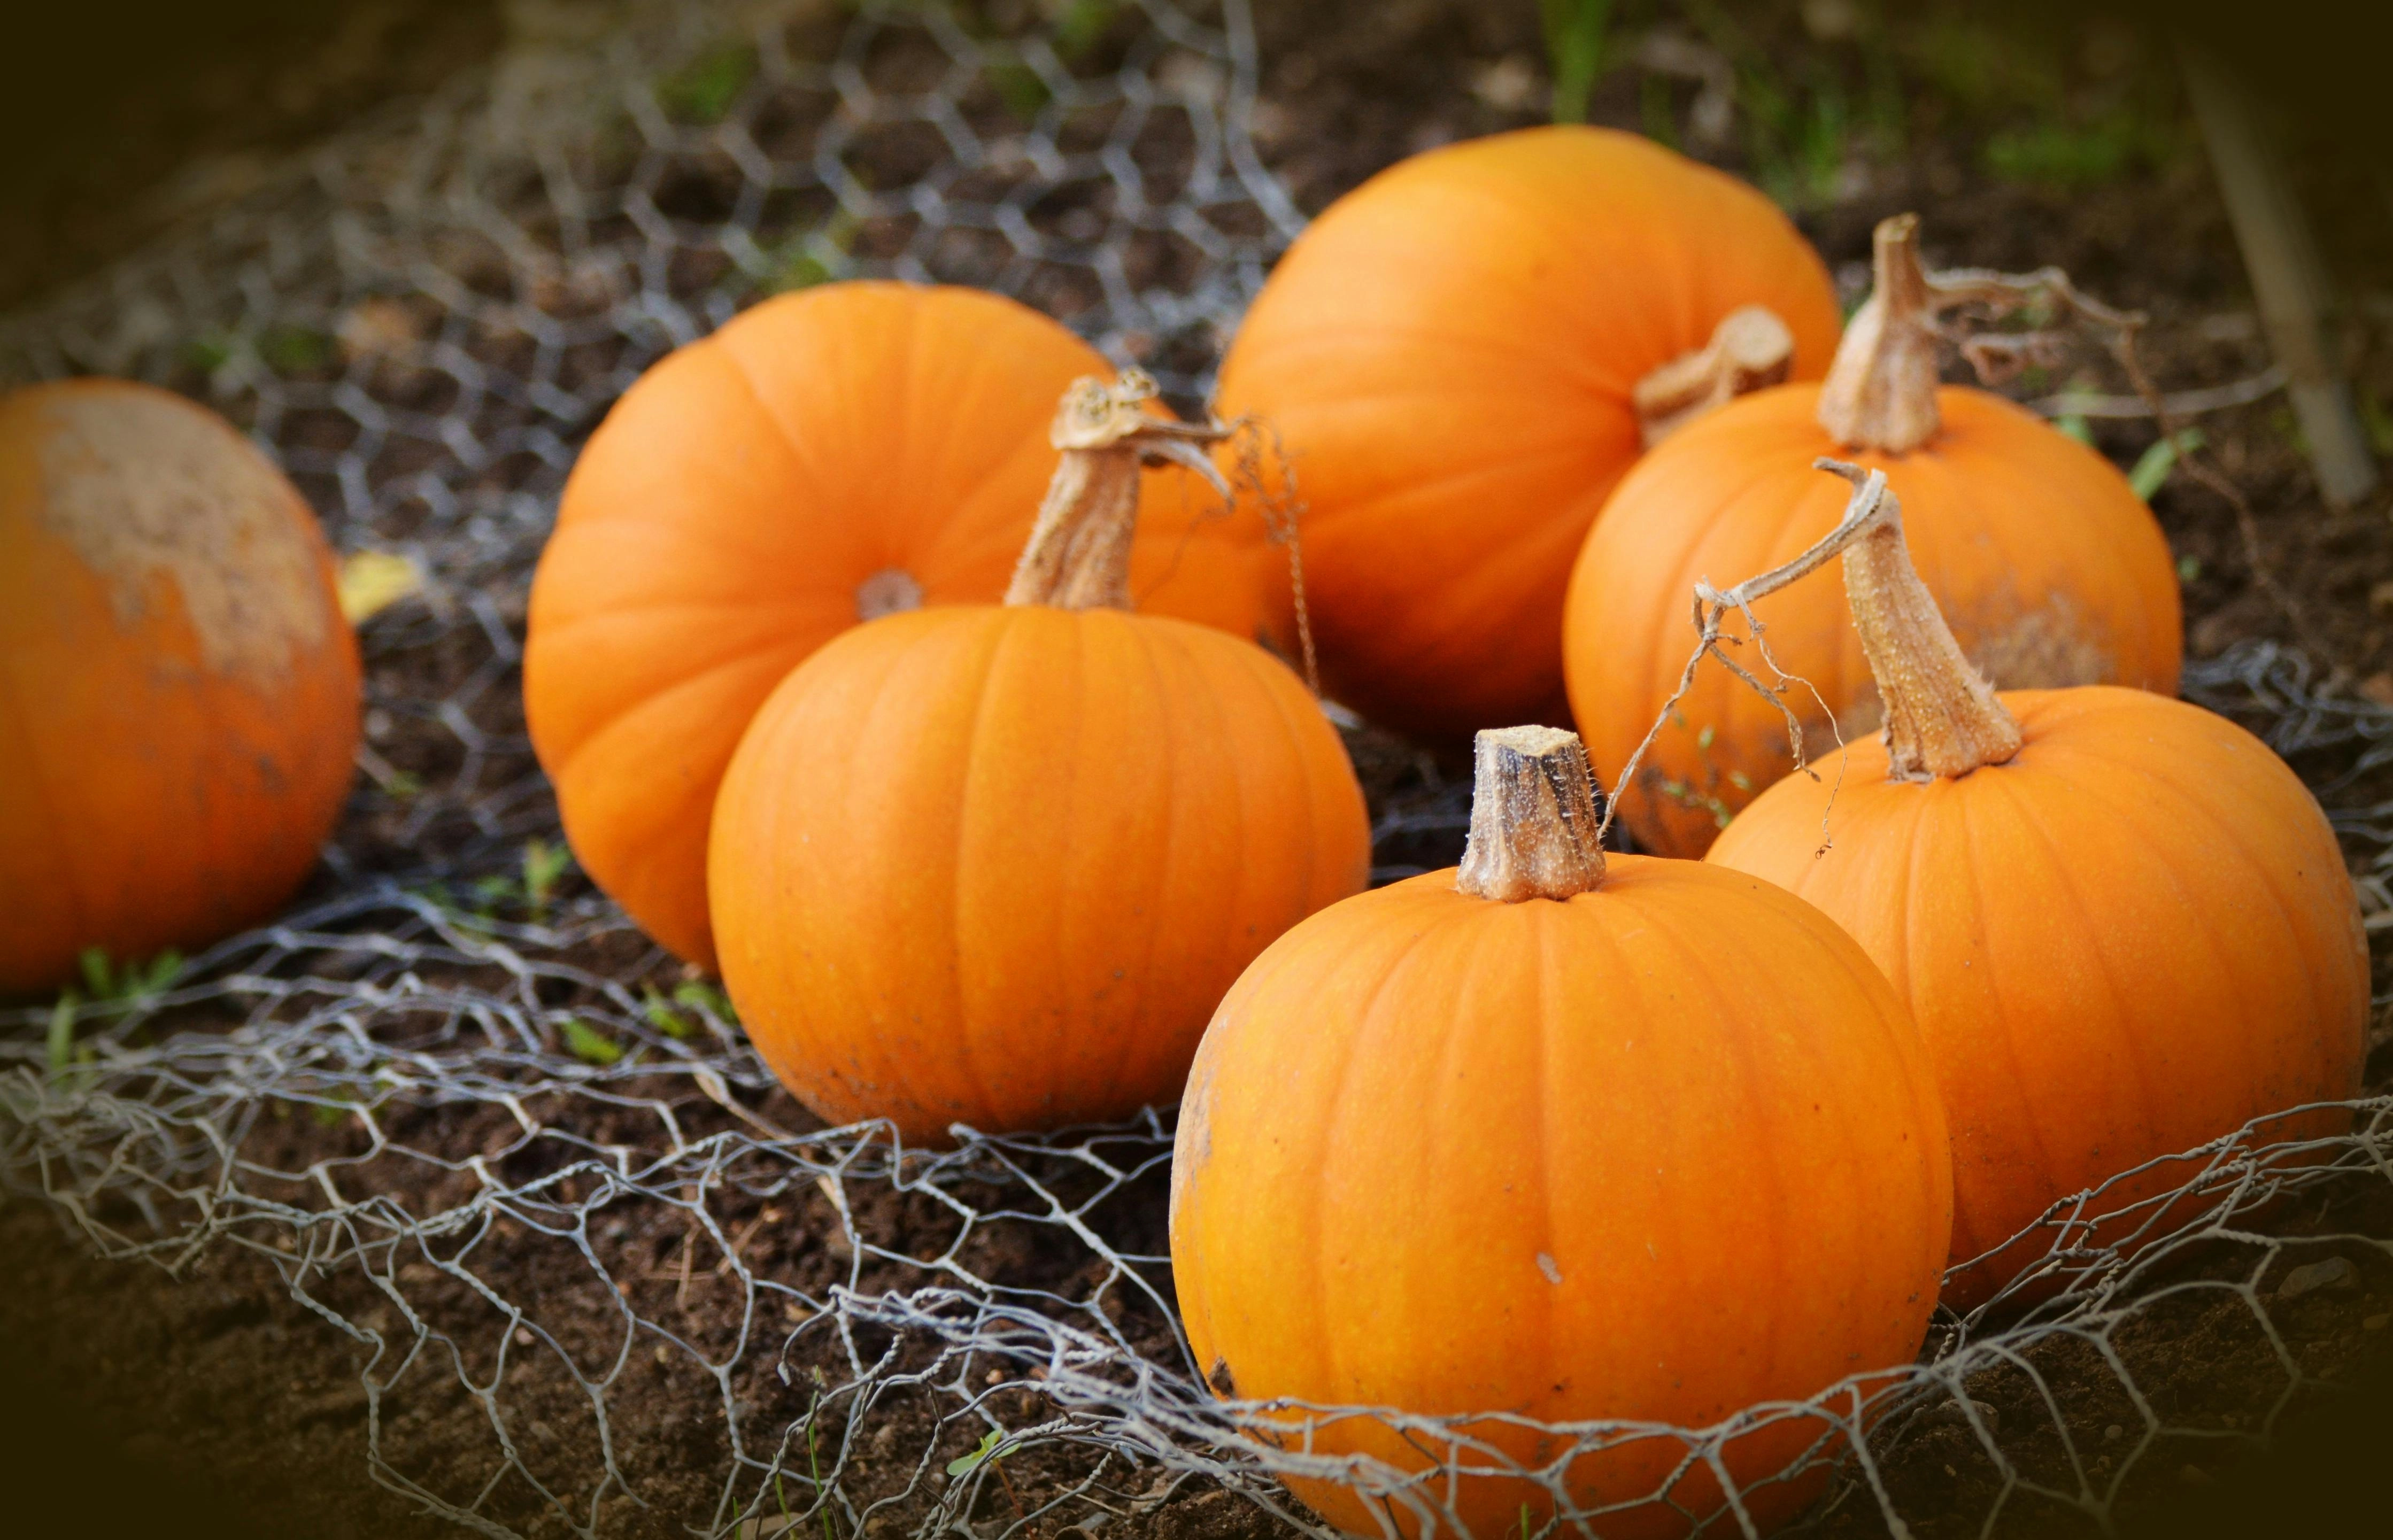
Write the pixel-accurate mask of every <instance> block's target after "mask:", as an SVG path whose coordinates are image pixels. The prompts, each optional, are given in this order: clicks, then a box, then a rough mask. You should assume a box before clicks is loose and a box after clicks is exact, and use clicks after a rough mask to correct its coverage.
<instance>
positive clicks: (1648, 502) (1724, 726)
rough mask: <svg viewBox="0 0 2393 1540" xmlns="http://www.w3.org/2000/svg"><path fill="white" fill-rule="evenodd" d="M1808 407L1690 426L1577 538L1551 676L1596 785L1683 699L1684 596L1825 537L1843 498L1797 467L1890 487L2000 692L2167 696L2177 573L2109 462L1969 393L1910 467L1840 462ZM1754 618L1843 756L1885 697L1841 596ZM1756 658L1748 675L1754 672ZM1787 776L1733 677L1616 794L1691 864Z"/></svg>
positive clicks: (1771, 601)
mask: <svg viewBox="0 0 2393 1540" xmlns="http://www.w3.org/2000/svg"><path fill="white" fill-rule="evenodd" d="M1819 399H1820V387H1819V386H1817V385H1780V386H1777V387H1775V388H1773V389H1770V390H1764V391H1760V392H1758V393H1756V394H1754V395H1751V396H1747V397H1746V398H1743V399H1741V400H1737V401H1733V402H1732V403H1730V404H1729V405H1728V406H1725V407H1723V408H1721V409H1720V411H1716V412H1714V413H1712V414H1710V415H1709V416H1706V417H1705V418H1703V419H1701V420H1700V421H1698V422H1696V423H1695V424H1693V425H1692V426H1690V427H1688V428H1687V429H1686V430H1685V431H1684V432H1682V433H1680V434H1678V435H1676V436H1675V437H1671V438H1670V439H1668V440H1667V441H1666V442H1664V443H1663V444H1661V445H1660V446H1658V447H1657V448H1656V449H1655V450H1654V451H1653V452H1652V453H1651V454H1649V455H1647V456H1646V457H1645V459H1644V460H1642V461H1641V462H1640V463H1638V465H1637V467H1636V468H1635V469H1634V470H1632V471H1630V472H1629V474H1628V476H1627V477H1626V478H1625V479H1624V480H1623V481H1622V482H1621V484H1620V489H1619V490H1618V491H1617V492H1615V494H1614V495H1613V498H1612V501H1611V502H1610V503H1608V504H1607V505H1606V506H1605V508H1604V512H1603V516H1602V519H1601V520H1600V521H1599V522H1598V523H1597V525H1596V528H1595V529H1594V532H1593V533H1591V534H1590V535H1589V537H1588V541H1587V545H1586V548H1585V549H1584V550H1583V551H1582V552H1581V553H1580V554H1579V557H1578V562H1577V565H1576V567H1575V568H1573V570H1572V574H1571V586H1570V597H1569V604H1568V607H1567V609H1566V611H1565V613H1564V617H1563V668H1564V670H1565V672H1567V674H1568V677H1569V680H1570V692H1571V704H1572V706H1573V708H1574V710H1575V711H1576V714H1577V717H1578V722H1579V726H1580V730H1581V731H1582V732H1584V733H1585V734H1586V736H1587V744H1588V750H1589V753H1590V754H1591V755H1592V756H1593V757H1594V759H1595V762H1596V763H1597V765H1598V766H1599V767H1600V774H1602V776H1604V777H1605V784H1606V785H1611V784H1613V783H1614V779H1615V777H1617V776H1618V775H1619V773H1620V770H1621V767H1622V766H1623V765H1625V764H1626V763H1628V756H1629V754H1630V753H1631V752H1633V751H1634V750H1635V749H1636V747H1637V745H1638V743H1639V741H1640V740H1641V739H1642V738H1643V737H1644V736H1645V733H1646V731H1647V729H1648V728H1650V727H1652V726H1653V724H1654V719H1655V718H1656V717H1657V716H1659V715H1660V714H1661V711H1662V705H1663V703H1664V702H1665V701H1666V700H1667V699H1668V698H1669V697H1670V692H1671V691H1672V690H1673V689H1675V688H1676V687H1677V686H1678V683H1679V678H1680V671H1682V670H1683V669H1684V668H1685V666H1686V661H1687V654H1688V651H1689V649H1690V648H1691V646H1693V632H1692V630H1691V629H1690V628H1689V626H1688V623H1687V605H1688V596H1689V594H1691V593H1692V591H1693V586H1694V584H1695V582H1696V581H1697V580H1699V579H1700V580H1705V581H1712V582H1718V583H1728V582H1733V581H1736V580H1737V579H1740V578H1743V577H1745V576H1746V575H1747V574H1750V573H1755V572H1760V571H1764V570H1766V569H1768V568H1774V567H1776V566H1778V565H1779V564H1781V563H1782V562H1785V561H1786V560H1788V559H1789V558H1791V557H1793V556H1794V555H1796V554H1797V553H1798V552H1800V551H1803V550H1804V549H1806V548H1808V547H1809V546H1811V544H1812V543H1813V542H1817V541H1818V540H1820V539H1821V538H1822V537H1823V536H1824V535H1826V534H1827V533H1828V531H1829V530H1830V529H1834V528H1835V527H1836V524H1837V516H1838V515H1839V514H1840V513H1841V511H1842V510H1843V508H1844V504H1845V494H1846V493H1847V492H1848V491H1850V488H1848V487H1846V486H1844V485H1843V484H1841V483H1839V482H1837V481H1834V480H1831V479H1829V478H1827V477H1824V476H1821V475H1820V474H1819V473H1818V472H1817V471H1815V470H1813V469H1812V468H1811V462H1812V461H1813V460H1814V459H1816V458H1818V457H1821V456H1832V457H1837V458H1841V459H1846V460H1850V461H1851V462H1854V463H1859V464H1861V465H1863V467H1865V468H1868V469H1874V470H1882V471H1884V472H1885V473H1886V477H1887V481H1888V484H1889V485H1890V486H1891V487H1892V488H1893V489H1894V490H1895V492H1896V494H1897V495H1898V496H1900V498H1901V499H1902V502H1903V526H1904V530H1905V532H1906V534H1907V535H1908V536H1909V539H1910V543H1911V551H1912V556H1913V559H1914V560H1915V561H1916V563H1917V566H1918V569H1919V574H1920V576H1921V577H1922V578H1924V579H1926V580H1927V582H1928V587H1929V592H1931V593H1932V594H1935V596H1936V598H1937V601H1938V603H1939V604H1940V605H1941V606H1942V608H1943V611H1944V614H1945V618H1946V620H1948V621H1949V622H1950V624H1951V625H1952V628H1953V632H1954V634H1955V637H1956V638H1957V639H1958V640H1959V641H1960V643H1961V646H1962V649H1963V650H1964V651H1965V652H1966V653H1968V656H1969V657H1970V659H1972V660H1973V661H1974V662H1976V663H1977V664H1978V666H1979V667H1980V668H1981V670H1982V671H1983V672H1986V673H1987V674H1989V675H1990V676H1991V677H1992V678H1993V679H1994V683H1995V684H1996V685H2021V686H2026V685H2092V684H2115V685H2129V686H2133V687H2135V688H2138V689H2146V690H2157V691H2160V692H2163V693H2164V694H2174V693H2175V691H2176V689H2177V671H2178V667H2179V665H2180V662H2181V660H2182V631H2183V615H2182V611H2181V607H2180V599H2179V595H2178V590H2177V569H2176V565H2175V562H2174V559H2173V558H2172V557H2171V556H2170V555H2169V549H2168V542H2167V539H2166V538H2165V537H2164V535H2163V534H2162V533H2161V529H2160V525H2159V524H2158V522H2157V521H2155V520H2154V519H2153V517H2152V514H2151V509H2150V508H2148V507H2146V506H2145V505H2144V502H2143V500H2142V499H2141V498H2139V497H2138V496H2137V495H2136V493H2135V489H2134V488H2132V487H2130V486H2129V485H2128V484H2127V479H2126V477H2125V476H2121V475H2120V474H2119V472H2118V470H2117V468H2116V467H2115V466H2113V465H2112V463H2110V462H2109V461H2107V460H2105V459H2103V458H2102V457H2101V456H2100V455H2099V454H2098V453H2096V452H2095V451H2094V450H2091V449H2088V448H2087V447H2086V446H2085V445H2083V444H2080V443H2078V442H2077V441H2076V440H2075V439H2073V438H2071V437H2068V436H2067V435H2065V434H2062V433H2060V432H2057V431H2055V430H2054V428H2053V427H2052V426H2051V424H2047V423H2046V422H2045V421H2044V420H2043V419H2041V418H2039V417H2037V416H2035V415H2034V414H2033V413H2032V412H2030V411H2026V410H2025V409H2024V408H2021V407H2019V406H2015V405H2013V404H2012V403H2011V402H2009V401H2007V400H2005V399H2003V398H2001V397H1998V396H1994V395H1992V394H1990V393H1988V392H1985V391H1981V390H1974V389H1970V388H1968V387H1965V386H1948V387H1945V388H1943V389H1941V390H1939V391H1938V392H1937V394H1936V400H1937V406H1938V409H1939V411H1941V413H1942V419H1943V426H1942V431H1941V432H1940V433H1939V434H1938V435H1937V437H1935V438H1933V439H1931V440H1930V441H1929V443H1928V444H1927V445H1925V446H1924V447H1922V448H1919V449H1916V450H1911V451H1910V452H1909V453H1906V454H1901V455H1894V454H1883V453H1877V452H1874V451H1871V450H1845V449H1844V448H1842V447H1841V446H1839V445H1838V444H1837V442H1836V441H1835V440H1834V439H1832V438H1831V437H1829V436H1828V434H1827V432H1826V430H1824V428H1822V427H1821V426H1820V424H1819V423H1818V421H1817V419H1816V412H1817V408H1818V404H1819ZM1753 608H1754V614H1755V616H1756V617H1757V618H1758V619H1759V620H1760V622H1761V623H1762V625H1763V626H1764V627H1765V628H1767V630H1766V638H1765V639H1766V640H1767V641H1768V642H1769V644H1770V650H1771V652H1772V655H1773V656H1774V657H1775V658H1776V659H1778V662H1779V665H1780V666H1781V667H1783V668H1784V669H1785V670H1786V672H1789V673H1791V674H1794V675H1796V676H1798V677H1799V678H1802V679H1805V680H1808V681H1810V682H1811V685H1812V686H1813V687H1815V688H1816V689H1817V690H1818V691H1819V693H1820V697H1821V698H1822V700H1824V702H1825V704H1826V706H1827V711H1826V713H1823V712H1822V711H1821V710H1820V708H1819V704H1818V703H1816V702H1814V701H1813V700H1812V699H1811V696H1810V694H1809V693H1808V692H1806V691H1805V690H1804V689H1803V688H1802V687H1801V686H1799V685H1798V686H1797V687H1796V688H1795V689H1793V690H1792V691H1790V692H1789V693H1788V694H1787V696H1786V697H1785V699H1786V701H1787V703H1788V704H1789V705H1790V706H1792V707H1794V708H1795V709H1796V711H1797V712H1798V715H1799V716H1801V717H1802V718H1803V720H1804V737H1805V743H1806V746H1807V749H1808V750H1810V751H1811V752H1812V753H1814V754H1817V753H1818V752H1820V751H1821V750H1823V749H1824V748H1826V747H1827V746H1829V745H1830V744H1832V743H1833V742H1834V739H1833V738H1832V737H1830V723H1831V721H1833V722H1834V723H1835V724H1836V727H1837V730H1838V731H1840V732H1841V733H1842V735H1843V737H1844V738H1845V739H1846V740H1847V741H1851V740H1855V739H1858V738H1860V737H1863V736H1864V735H1866V734H1868V733H1870V732H1872V731H1874V730H1876V726H1877V724H1878V717H1879V702H1878V694H1877V686H1876V683H1875V682H1874V681H1873V680H1872V679H1871V677H1870V671H1869V666H1868V662H1867V660H1866V659H1864V658H1863V655H1862V646H1861V641H1860V638H1859V637H1858V636H1857V635H1856V634H1855V633H1854V631H1853V629H1852V626H1851V624H1850V621H1849V620H1848V618H1847V614H1846V607H1845V598H1844V594H1843V593H1842V592H1841V591H1840V590H1839V589H1838V588H1837V586H1836V585H1835V584H1833V583H1825V582H1821V583H1798V584H1797V585H1795V586H1794V587H1792V588H1789V589H1786V590H1785V591H1783V592H1780V593H1777V594H1772V595H1771V596H1769V597H1768V598H1766V599H1763V600H1762V601H1760V602H1759V603H1758V604H1756V605H1755V606H1754V607H1753ZM1750 654H1751V649H1750V648H1749V647H1748V648H1746V652H1745V654H1744V655H1741V656H1740V659H1739V660H1740V661H1741V662H1743V663H1744V664H1745V665H1746V667H1748V668H1751V669H1754V670H1755V671H1756V672H1763V671H1762V670H1761V667H1760V664H1759V659H1756V658H1754V657H1752V656H1750ZM1765 677H1766V673H1765ZM1793 768H1794V760H1793V757H1792V754H1791V751H1790V750H1789V746H1788V742H1787V736H1786V724H1785V718H1784V717H1783V716H1781V715H1780V714H1779V711H1778V709H1777V708H1776V707H1775V706H1772V704H1771V703H1770V702H1768V701H1766V700H1764V699H1762V698H1760V697H1759V696H1758V695H1756V694H1755V693H1754V691H1753V690H1752V688H1751V687H1750V686H1748V685H1746V684H1744V683H1743V682H1742V681H1740V680H1738V679H1736V678H1735V677H1734V676H1733V675H1732V674H1730V673H1729V672H1728V671H1727V670H1725V669H1706V670H1704V671H1702V672H1699V673H1698V674H1697V676H1696V679H1695V682H1694V685H1693V689H1692V690H1690V692H1689V693H1688V694H1687V696H1686V697H1685V698H1683V699H1681V700H1680V702H1679V707H1678V713H1677V717H1676V719H1675V720H1673V721H1672V722H1670V723H1669V724H1666V725H1665V726H1664V727H1663V729H1662V731H1661V732H1660V734H1659V735H1658V736H1657V737H1655V738H1654V745H1653V747H1652V748H1651V749H1650V750H1647V752H1646V758H1645V760H1644V762H1643V763H1641V765H1640V767H1639V774H1638V777H1637V784H1636V785H1635V786H1631V787H1622V788H1620V789H1619V790H1620V794H1621V818H1622V821H1623V822H1625V823H1626V824H1627V825H1628V829H1629V830H1630V832H1632V833H1633V834H1634V835H1635V836H1636V838H1637V844H1638V848H1639V849H1641V850H1648V851H1653V852H1655V853H1657V854H1661V855H1686V856H1694V855H1702V854H1703V853H1704V851H1705V850H1706V848H1707V847H1708V846H1709V844H1710V842H1711V841H1712V840H1713V838H1714V837H1716V836H1717V835H1718V833H1719V832H1720V826H1721V823H1722V821H1723V820H1724V819H1725V818H1726V817H1728V816H1733V815H1734V814H1735V812H1736V810H1737V809H1739V808H1741V807H1743V806H1744V805H1745V804H1746V803H1747V802H1749V801H1750V800H1751V799H1752V798H1753V796H1754V795H1756V794H1757V793H1758V792H1759V791H1760V790H1763V789H1764V788H1766V787H1768V786H1770V785H1772V783H1773V782H1775V781H1777V780H1778V779H1779V778H1780V777H1784V776H1785V775H1786V774H1787V773H1788V772H1789V771H1790V770H1792V769H1793ZM1673 786H1675V787H1678V788H1682V789H1684V790H1683V791H1681V792H1678V793H1674V792H1672V791H1671V790H1669V788H1671V787H1673ZM1695 799H1705V800H1706V801H1708V800H1709V799H1717V800H1718V805H1717V806H1716V807H1715V806H1712V805H1706V801H1697V800H1695Z"/></svg>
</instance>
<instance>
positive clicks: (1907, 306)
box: [1819, 214, 1942, 454]
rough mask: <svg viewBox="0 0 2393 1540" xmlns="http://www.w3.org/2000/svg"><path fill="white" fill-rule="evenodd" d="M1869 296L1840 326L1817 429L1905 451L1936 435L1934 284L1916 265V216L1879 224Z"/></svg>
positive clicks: (1851, 444) (1853, 443)
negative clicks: (1841, 332) (1840, 338)
mask: <svg viewBox="0 0 2393 1540" xmlns="http://www.w3.org/2000/svg"><path fill="white" fill-rule="evenodd" d="M1873 247H1874V249H1873V251H1872V253H1871V257H1872V262H1871V268H1872V273H1871V276H1872V279H1873V286H1872V288H1871V292H1870V297H1869V299H1868V300H1867V302H1865V303H1864V304H1863V306H1862V307H1861V308H1860V309H1858V310H1856V311H1854V312H1853V319H1852V320H1850V321H1848V322H1846V323H1845V336H1844V340H1843V341H1842V342H1840V343H1838V344H1837V359H1836V362H1834V363H1833V364H1831V365H1829V366H1828V377H1827V379H1826V380H1825V381H1824V383H1823V384H1822V385H1821V386H1820V409H1819V410H1820V425H1821V426H1822V427H1824V428H1825V429H1827V430H1828V435H1829V437H1832V438H1834V439H1836V441H1837V443H1839V444H1842V445H1844V446H1845V447H1846V448H1847V449H1851V450H1879V451H1880V452H1882V453H1886V454H1903V453H1905V452H1907V451H1909V450H1916V449H1917V448H1918V447H1919V446H1920V445H1922V444H1925V443H1926V442H1928V440H1929V439H1930V438H1933V437H1936V430H1937V429H1938V428H1939V427H1941V426H1942V418H1941V417H1940V416H1939V415H1938V412H1937V410H1936V379H1937V374H1938V372H1939V370H1940V368H1941V364H1940V360H1939V359H1938V354H1937V343H1938V339H1939V333H1938V332H1937V329H1936V308H1937V307H1936V299H1935V286H1934V285H1933V284H1932V283H1931V282H1930V281H1929V277H1928V269H1927V268H1923V267H1921V266H1920V262H1919V215H1916V214H1898V215H1895V216H1894V217H1892V218H1891V219H1882V220H1880V221H1879V222H1878V227H1877V230H1876V235H1875V237H1874V241H1873Z"/></svg>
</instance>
